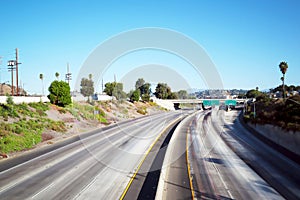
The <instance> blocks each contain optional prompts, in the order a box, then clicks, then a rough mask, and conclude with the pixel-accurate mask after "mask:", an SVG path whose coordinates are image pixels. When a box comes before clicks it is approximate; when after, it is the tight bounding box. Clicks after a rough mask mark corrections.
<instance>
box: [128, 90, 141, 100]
mask: <svg viewBox="0 0 300 200" xmlns="http://www.w3.org/2000/svg"><path fill="white" fill-rule="evenodd" d="M129 98H130V101H131V102H135V101H139V100H140V90H134V91H133V92H132V94H131V96H130V97H129Z"/></svg>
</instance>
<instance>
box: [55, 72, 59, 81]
mask: <svg viewBox="0 0 300 200" xmlns="http://www.w3.org/2000/svg"><path fill="white" fill-rule="evenodd" d="M55 77H56V79H57V80H59V73H58V72H55Z"/></svg>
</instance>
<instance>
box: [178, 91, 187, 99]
mask: <svg viewBox="0 0 300 200" xmlns="http://www.w3.org/2000/svg"><path fill="white" fill-rule="evenodd" d="M177 95H178V99H187V98H188V97H189V96H188V93H187V91H186V90H179V91H178V92H177Z"/></svg>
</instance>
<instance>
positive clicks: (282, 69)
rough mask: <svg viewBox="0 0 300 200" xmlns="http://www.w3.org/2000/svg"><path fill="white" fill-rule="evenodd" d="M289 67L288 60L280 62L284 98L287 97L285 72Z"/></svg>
mask: <svg viewBox="0 0 300 200" xmlns="http://www.w3.org/2000/svg"><path fill="white" fill-rule="evenodd" d="M288 67H289V66H288V64H287V62H280V64H279V68H280V71H281V73H282V77H281V80H282V92H283V99H285V87H284V80H285V73H286V71H287V69H288Z"/></svg>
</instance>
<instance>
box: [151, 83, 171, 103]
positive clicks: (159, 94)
mask: <svg viewBox="0 0 300 200" xmlns="http://www.w3.org/2000/svg"><path fill="white" fill-rule="evenodd" d="M154 94H155V96H156V98H159V99H168V97H169V96H170V95H171V88H170V87H169V86H168V85H167V84H166V83H158V84H157V86H156V88H155V93H154Z"/></svg>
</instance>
